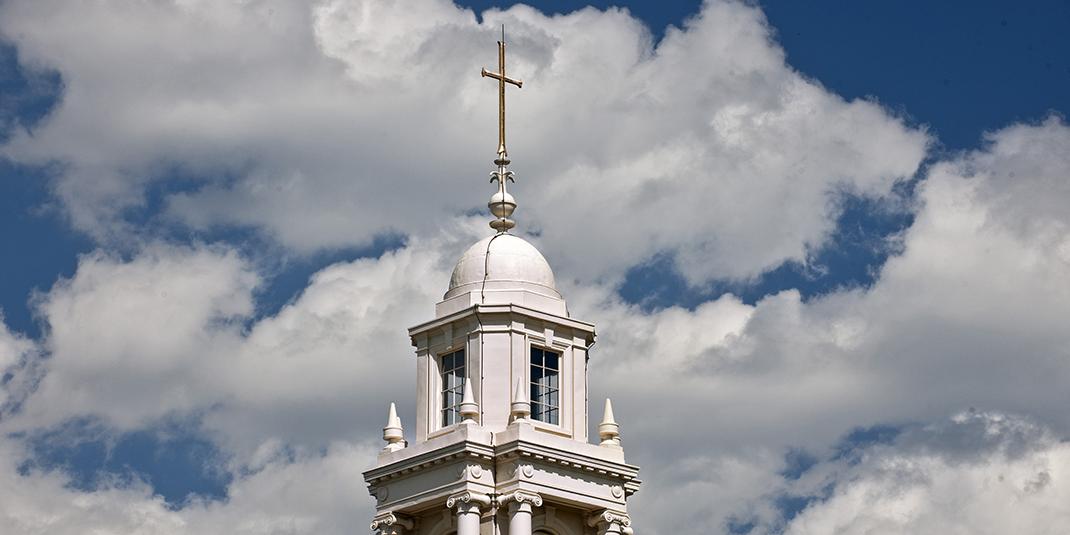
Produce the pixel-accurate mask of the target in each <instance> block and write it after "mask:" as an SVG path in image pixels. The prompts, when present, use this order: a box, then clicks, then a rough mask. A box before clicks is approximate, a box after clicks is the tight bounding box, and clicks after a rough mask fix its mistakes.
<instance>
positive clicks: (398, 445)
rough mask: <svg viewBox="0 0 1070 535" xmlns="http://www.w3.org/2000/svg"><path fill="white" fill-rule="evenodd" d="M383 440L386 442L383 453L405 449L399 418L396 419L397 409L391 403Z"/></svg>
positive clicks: (403, 433)
mask: <svg viewBox="0 0 1070 535" xmlns="http://www.w3.org/2000/svg"><path fill="white" fill-rule="evenodd" d="M383 440H385V441H386V447H384V448H383V451H398V450H400V449H402V448H404V447H405V432H404V431H403V430H402V429H401V418H398V409H397V407H395V406H394V403H393V402H391V403H390V413H389V414H387V417H386V427H384V428H383Z"/></svg>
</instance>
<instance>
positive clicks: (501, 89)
mask: <svg viewBox="0 0 1070 535" xmlns="http://www.w3.org/2000/svg"><path fill="white" fill-rule="evenodd" d="M481 74H482V76H484V77H489V78H494V79H495V80H498V158H499V159H504V158H506V157H508V156H509V153H508V152H506V150H505V84H506V83H507V82H508V83H510V84H513V85H515V86H517V87H518V88H519V87H521V86H523V85H524V82H521V81H520V80H513V79H512V78H509V77H507V76H506V75H505V25H504V24H503V25H502V40H501V41H498V72H490V71H488V70H487V69H483V71H482V73H481Z"/></svg>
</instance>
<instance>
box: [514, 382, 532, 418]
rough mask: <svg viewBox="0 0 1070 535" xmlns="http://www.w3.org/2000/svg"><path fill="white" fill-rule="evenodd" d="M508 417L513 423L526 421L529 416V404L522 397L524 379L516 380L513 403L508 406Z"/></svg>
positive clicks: (526, 399) (525, 397)
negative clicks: (511, 418) (510, 417)
mask: <svg viewBox="0 0 1070 535" xmlns="http://www.w3.org/2000/svg"><path fill="white" fill-rule="evenodd" d="M509 415H510V416H512V417H513V421H518V420H527V419H528V416H530V415H531V404H530V403H528V398H527V396H525V395H524V379H522V378H521V379H517V380H516V388H514V389H513V403H512V404H511V405H510V411H509Z"/></svg>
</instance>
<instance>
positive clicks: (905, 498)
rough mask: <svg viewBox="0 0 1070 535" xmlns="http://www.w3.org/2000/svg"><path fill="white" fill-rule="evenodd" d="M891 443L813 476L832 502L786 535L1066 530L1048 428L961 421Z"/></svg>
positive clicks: (1059, 447)
mask: <svg viewBox="0 0 1070 535" xmlns="http://www.w3.org/2000/svg"><path fill="white" fill-rule="evenodd" d="M911 435H913V436H911ZM917 435H921V436H917ZM896 442H897V443H896V444H894V445H892V446H878V447H875V448H872V449H871V450H870V451H867V452H866V454H865V455H864V456H863V458H862V461H861V462H860V463H859V464H857V465H855V466H850V467H843V466H841V467H838V470H837V472H834V473H833V474H832V475H831V476H827V477H824V478H820V484H821V485H829V484H830V483H832V484H835V490H834V491H833V492H832V495H831V496H830V497H828V498H827V499H826V500H822V501H820V502H818V503H816V504H812V505H811V506H809V507H808V508H806V509H805V510H804V511H802V512H801V513H800V514H799V515H798V517H796V518H795V519H793V520H792V521H791V523H790V524H789V525H788V527H787V529H785V530H784V533H785V534H786V535H807V534H818V533H821V534H825V533H839V534H843V535H852V534H863V533H886V534H889V535H894V534H907V533H909V534H917V535H926V534H938V533H971V534H977V535H985V534H993V535H995V534H1002V533H1035V534H1037V535H1042V534H1056V533H1063V532H1064V531H1065V530H1066V526H1067V525H1068V524H1070V505H1068V504H1070V443H1067V442H1065V441H1059V440H1056V439H1055V438H1054V437H1053V436H1051V434H1050V432H1049V431H1048V430H1046V429H1043V428H1037V427H1036V426H1035V424H1031V423H1030V422H1028V421H1022V420H1020V419H1018V418H1015V417H1008V416H1005V415H1001V414H993V413H981V414H961V415H958V416H957V417H956V418H955V419H954V421H953V422H949V423H948V424H946V425H939V426H931V427H929V428H926V429H922V430H919V431H916V432H914V433H909V434H908V436H906V437H904V438H902V439H900V440H897V441H896ZM912 442H913V443H912ZM919 442H920V443H919ZM904 443H905V444H904ZM963 449H966V450H968V451H966V452H964V451H962V450H963Z"/></svg>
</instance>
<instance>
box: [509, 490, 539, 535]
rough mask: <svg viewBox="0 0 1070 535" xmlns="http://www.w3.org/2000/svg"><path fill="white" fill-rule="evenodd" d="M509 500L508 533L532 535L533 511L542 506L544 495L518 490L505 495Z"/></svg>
mask: <svg viewBox="0 0 1070 535" xmlns="http://www.w3.org/2000/svg"><path fill="white" fill-rule="evenodd" d="M504 499H505V500H509V533H508V535H531V512H532V508H534V507H541V506H542V496H539V495H538V494H535V493H533V492H521V491H516V492H514V493H512V494H507V495H506V496H504Z"/></svg>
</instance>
